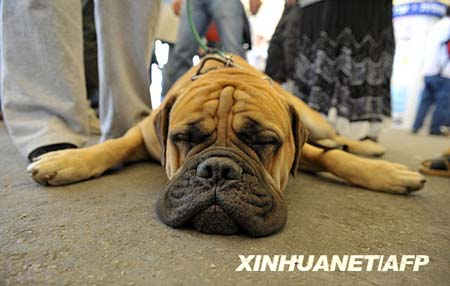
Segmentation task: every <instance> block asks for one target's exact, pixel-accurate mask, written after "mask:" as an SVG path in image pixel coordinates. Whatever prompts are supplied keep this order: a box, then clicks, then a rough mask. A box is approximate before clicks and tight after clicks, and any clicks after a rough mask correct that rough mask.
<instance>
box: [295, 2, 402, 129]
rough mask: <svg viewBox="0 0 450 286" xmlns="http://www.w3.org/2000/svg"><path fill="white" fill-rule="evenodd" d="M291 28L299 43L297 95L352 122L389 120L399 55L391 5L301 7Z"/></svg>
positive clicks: (323, 110)
mask: <svg viewBox="0 0 450 286" xmlns="http://www.w3.org/2000/svg"><path fill="white" fill-rule="evenodd" d="M297 17H298V18H297V20H296V21H291V23H294V25H291V26H289V27H287V29H288V30H287V32H288V34H289V37H288V39H287V41H288V42H290V43H292V42H295V46H296V49H295V55H294V57H295V61H294V63H295V67H294V70H293V72H292V74H291V75H288V77H291V78H292V79H293V80H294V83H295V88H294V93H295V94H296V95H297V96H299V97H300V98H301V99H303V100H304V101H305V102H306V103H307V104H308V105H309V106H310V107H312V108H314V109H315V110H317V111H319V112H321V113H323V114H328V112H329V111H330V109H331V108H336V110H337V116H338V117H341V118H345V119H346V120H348V122H349V123H352V122H358V121H369V122H381V121H382V119H383V116H384V115H390V78H391V74H392V63H393V53H394V35H393V28H392V1H391V0H324V1H319V2H316V3H314V4H311V5H308V6H305V7H302V8H301V9H299V13H297Z"/></svg>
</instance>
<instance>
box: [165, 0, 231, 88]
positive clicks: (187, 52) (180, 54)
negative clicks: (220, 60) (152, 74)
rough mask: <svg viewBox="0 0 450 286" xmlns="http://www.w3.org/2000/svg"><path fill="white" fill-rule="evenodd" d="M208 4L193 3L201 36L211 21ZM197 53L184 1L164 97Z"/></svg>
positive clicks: (166, 76)
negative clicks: (207, 9)
mask: <svg viewBox="0 0 450 286" xmlns="http://www.w3.org/2000/svg"><path fill="white" fill-rule="evenodd" d="M224 2H227V1H224ZM206 3H207V1H204V0H192V1H191V5H192V6H191V12H192V20H193V21H194V25H195V28H196V29H197V32H198V33H199V34H200V36H203V35H204V34H205V33H206V29H207V28H208V24H209V21H210V18H209V16H208V14H207V11H206V8H205V5H206ZM197 52H198V44H197V42H196V41H195V39H194V36H193V35H192V33H191V30H190V28H189V22H188V17H187V11H186V1H183V7H182V9H181V15H180V23H179V25H178V35H177V42H176V44H175V48H174V49H173V53H172V54H171V55H169V62H168V63H167V65H166V66H165V67H164V76H163V78H164V84H163V89H162V93H161V96H162V97H164V96H165V95H166V93H167V91H168V90H169V89H170V87H171V86H172V85H173V84H174V83H175V82H176V81H177V80H178V79H179V78H180V77H181V76H182V75H183V74H184V73H185V72H186V71H187V70H188V69H189V68H190V67H191V66H192V58H193V57H194V55H196V54H197Z"/></svg>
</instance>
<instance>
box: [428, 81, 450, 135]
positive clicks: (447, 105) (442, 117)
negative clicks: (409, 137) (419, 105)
mask: <svg viewBox="0 0 450 286" xmlns="http://www.w3.org/2000/svg"><path fill="white" fill-rule="evenodd" d="M435 97H436V104H435V107H434V111H433V116H432V118H431V127H430V134H441V130H440V127H441V125H446V124H447V121H448V114H449V113H450V79H448V78H445V77H440V78H439V82H437V86H436V96H435Z"/></svg>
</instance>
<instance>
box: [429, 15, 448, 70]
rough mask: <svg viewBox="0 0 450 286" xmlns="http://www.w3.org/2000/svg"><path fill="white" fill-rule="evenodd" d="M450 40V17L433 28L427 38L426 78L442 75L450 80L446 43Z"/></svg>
mask: <svg viewBox="0 0 450 286" xmlns="http://www.w3.org/2000/svg"><path fill="white" fill-rule="evenodd" d="M448 40H450V17H448V16H447V17H444V18H442V19H440V20H439V21H437V22H436V23H435V24H434V25H433V26H431V28H430V30H429V31H428V35H427V37H426V44H425V54H424V55H425V58H424V70H423V74H424V75H425V76H434V75H439V74H440V75H441V76H443V77H447V78H450V61H449V55H448V51H447V44H446V42H447V41H448Z"/></svg>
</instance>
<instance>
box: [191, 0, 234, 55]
mask: <svg viewBox="0 0 450 286" xmlns="http://www.w3.org/2000/svg"><path fill="white" fill-rule="evenodd" d="M224 1H226V0H224ZM186 9H187V16H188V21H189V28H190V29H191V32H192V35H193V36H194V39H195V41H196V42H197V43H198V44H199V46H200V47H201V48H202V49H204V50H205V51H206V53H207V54H213V53H215V54H218V55H219V56H221V57H224V58H227V56H226V55H225V53H224V52H222V51H219V50H217V49H211V48H209V47H208V46H207V45H206V44H205V42H203V41H202V38H201V37H200V35H199V34H198V32H197V29H196V28H195V25H194V21H193V20H192V12H191V0H187V6H186Z"/></svg>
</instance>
